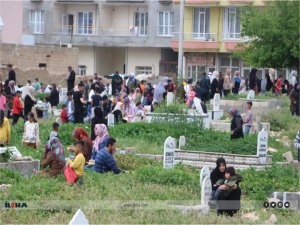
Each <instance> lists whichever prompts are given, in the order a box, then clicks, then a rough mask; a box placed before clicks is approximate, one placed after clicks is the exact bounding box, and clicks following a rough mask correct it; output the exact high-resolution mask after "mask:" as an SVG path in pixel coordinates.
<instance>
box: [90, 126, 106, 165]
mask: <svg viewBox="0 0 300 225" xmlns="http://www.w3.org/2000/svg"><path fill="white" fill-rule="evenodd" d="M94 131H95V136H96V138H95V141H94V145H93V152H92V159H93V160H95V158H96V155H97V153H98V152H99V151H100V150H102V149H104V148H105V145H106V141H107V139H108V130H107V127H106V126H105V124H96V126H95V128H94Z"/></svg>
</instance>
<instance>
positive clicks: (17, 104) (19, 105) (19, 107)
mask: <svg viewBox="0 0 300 225" xmlns="http://www.w3.org/2000/svg"><path fill="white" fill-rule="evenodd" d="M21 94H22V92H21V91H19V90H18V91H17V92H16V96H15V97H14V100H13V110H12V112H13V122H12V126H14V125H16V124H17V123H18V120H19V118H20V116H21V117H22V113H23V109H24V103H23V102H22V100H21Z"/></svg>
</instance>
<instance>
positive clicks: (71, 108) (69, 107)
mask: <svg viewBox="0 0 300 225" xmlns="http://www.w3.org/2000/svg"><path fill="white" fill-rule="evenodd" d="M65 105H66V106H67V112H68V121H69V122H73V121H74V101H73V96H72V92H70V91H69V92H68V93H67V100H66V102H65Z"/></svg>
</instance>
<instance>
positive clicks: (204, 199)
mask: <svg viewBox="0 0 300 225" xmlns="http://www.w3.org/2000/svg"><path fill="white" fill-rule="evenodd" d="M211 192H212V188H211V181H210V177H209V176H207V177H205V178H204V180H203V182H202V184H201V205H208V201H209V199H210V197H211Z"/></svg>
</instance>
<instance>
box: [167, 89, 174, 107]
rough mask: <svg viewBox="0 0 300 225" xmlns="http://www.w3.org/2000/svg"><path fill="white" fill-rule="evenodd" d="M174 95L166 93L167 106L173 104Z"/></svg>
mask: <svg viewBox="0 0 300 225" xmlns="http://www.w3.org/2000/svg"><path fill="white" fill-rule="evenodd" d="M174 99H175V95H174V93H173V92H168V93H167V106H169V105H172V104H173V103H174Z"/></svg>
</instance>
